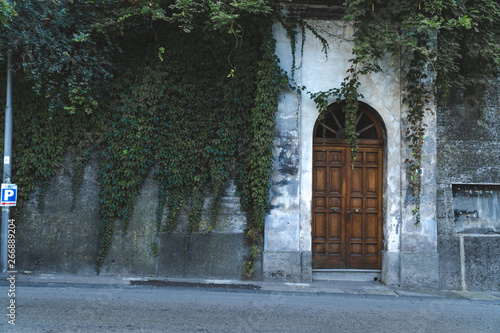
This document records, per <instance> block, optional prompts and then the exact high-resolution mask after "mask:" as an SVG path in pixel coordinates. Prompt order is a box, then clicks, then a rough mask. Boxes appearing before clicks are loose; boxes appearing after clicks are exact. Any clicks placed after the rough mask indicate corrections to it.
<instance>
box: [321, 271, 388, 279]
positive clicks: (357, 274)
mask: <svg viewBox="0 0 500 333" xmlns="http://www.w3.org/2000/svg"><path fill="white" fill-rule="evenodd" d="M380 274H381V271H380V270H377V269H313V271H312V279H313V280H316V281H321V280H322V281H380Z"/></svg>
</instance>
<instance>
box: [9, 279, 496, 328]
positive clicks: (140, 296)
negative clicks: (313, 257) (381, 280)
mask: <svg viewBox="0 0 500 333" xmlns="http://www.w3.org/2000/svg"><path fill="white" fill-rule="evenodd" d="M2 289H3V290H4V289H6V287H3V288H2ZM4 291H5V290H4ZM5 292H6V291H5ZM2 293H3V292H2ZM0 300H1V305H2V306H1V308H2V309H3V310H2V311H3V312H4V313H5V315H2V316H1V318H2V321H1V322H0V332H23V333H31V332H72V333H80V332H454V333H457V332H481V333H483V332H500V301H474V300H461V299H446V298H434V297H421V298H418V297H394V296H391V297H389V296H369V295H344V294H314V293H289V292H272V293H271V292H262V291H252V290H216V289H204V288H180V287H150V286H148V287H146V286H132V287H116V286H94V287H91V286H86V287H75V286H67V287H66V286H64V287H61V286H58V287H48V286H44V287H28V286H24V287H23V286H19V287H17V289H16V296H15V302H16V303H15V305H16V308H15V326H13V325H11V324H9V323H8V320H10V319H9V317H8V316H7V314H8V313H9V311H10V310H8V309H7V306H8V305H9V298H8V297H7V295H5V297H3V296H2V297H1V298H0Z"/></svg>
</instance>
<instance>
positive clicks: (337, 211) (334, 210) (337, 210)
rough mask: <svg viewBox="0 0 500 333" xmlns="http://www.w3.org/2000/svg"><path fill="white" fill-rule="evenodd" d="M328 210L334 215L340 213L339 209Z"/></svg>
mask: <svg viewBox="0 0 500 333" xmlns="http://www.w3.org/2000/svg"><path fill="white" fill-rule="evenodd" d="M330 210H331V211H332V212H334V213H340V209H338V208H332V209H330Z"/></svg>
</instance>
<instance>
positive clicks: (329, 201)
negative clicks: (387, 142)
mask: <svg viewBox="0 0 500 333" xmlns="http://www.w3.org/2000/svg"><path fill="white" fill-rule="evenodd" d="M382 160H383V156H382V148H381V147H363V146H360V147H359V149H358V152H357V155H356V158H355V160H354V164H353V167H351V160H350V147H349V146H345V147H324V146H317V147H314V150H313V163H314V165H313V200H312V206H313V216H312V220H313V224H312V253H313V269H380V268H381V252H382V172H383V170H382Z"/></svg>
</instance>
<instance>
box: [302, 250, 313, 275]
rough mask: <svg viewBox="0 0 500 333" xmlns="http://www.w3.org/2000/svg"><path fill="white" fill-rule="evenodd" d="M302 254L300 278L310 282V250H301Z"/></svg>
mask: <svg viewBox="0 0 500 333" xmlns="http://www.w3.org/2000/svg"><path fill="white" fill-rule="evenodd" d="M301 256H302V262H301V264H302V278H301V282H304V283H310V282H311V281H312V252H311V251H303V252H301Z"/></svg>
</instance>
